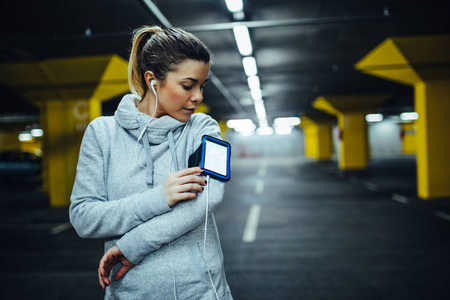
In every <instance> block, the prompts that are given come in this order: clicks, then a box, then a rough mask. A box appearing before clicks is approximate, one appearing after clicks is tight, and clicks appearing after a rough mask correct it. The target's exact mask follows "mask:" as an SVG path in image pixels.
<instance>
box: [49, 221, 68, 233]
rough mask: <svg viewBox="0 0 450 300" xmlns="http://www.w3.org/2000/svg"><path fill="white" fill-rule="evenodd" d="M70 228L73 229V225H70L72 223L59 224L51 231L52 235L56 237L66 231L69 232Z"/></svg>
mask: <svg viewBox="0 0 450 300" xmlns="http://www.w3.org/2000/svg"><path fill="white" fill-rule="evenodd" d="M69 228H72V224H70V222H67V223H62V224H59V225H57V226H55V227H53V228H52V229H50V233H51V234H53V235H55V234H58V233H61V232H63V231H64V230H67V229H69Z"/></svg>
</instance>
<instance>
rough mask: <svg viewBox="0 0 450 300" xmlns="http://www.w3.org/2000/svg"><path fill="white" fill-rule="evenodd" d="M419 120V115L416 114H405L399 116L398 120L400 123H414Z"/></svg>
mask: <svg viewBox="0 0 450 300" xmlns="http://www.w3.org/2000/svg"><path fill="white" fill-rule="evenodd" d="M418 118H419V114H418V113H416V112H405V113H401V114H400V119H401V120H402V121H414V120H417V119H418Z"/></svg>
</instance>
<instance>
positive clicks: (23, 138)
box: [19, 132, 33, 142]
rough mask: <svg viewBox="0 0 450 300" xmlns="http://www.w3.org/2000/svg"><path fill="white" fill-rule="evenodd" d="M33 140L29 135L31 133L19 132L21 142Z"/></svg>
mask: <svg viewBox="0 0 450 300" xmlns="http://www.w3.org/2000/svg"><path fill="white" fill-rule="evenodd" d="M31 140H33V136H32V135H31V133H28V132H27V133H21V134H19V141H21V142H27V141H31Z"/></svg>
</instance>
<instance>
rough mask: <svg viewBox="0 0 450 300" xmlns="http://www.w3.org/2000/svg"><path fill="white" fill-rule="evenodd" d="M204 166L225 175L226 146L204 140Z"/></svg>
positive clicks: (226, 165) (226, 164)
mask: <svg viewBox="0 0 450 300" xmlns="http://www.w3.org/2000/svg"><path fill="white" fill-rule="evenodd" d="M204 168H205V169H207V170H210V171H212V172H214V173H217V174H220V175H222V176H224V177H227V176H228V174H227V172H228V148H227V147H226V146H223V145H220V144H217V143H214V142H211V141H209V140H205V161H204Z"/></svg>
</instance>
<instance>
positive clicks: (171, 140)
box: [137, 121, 179, 185]
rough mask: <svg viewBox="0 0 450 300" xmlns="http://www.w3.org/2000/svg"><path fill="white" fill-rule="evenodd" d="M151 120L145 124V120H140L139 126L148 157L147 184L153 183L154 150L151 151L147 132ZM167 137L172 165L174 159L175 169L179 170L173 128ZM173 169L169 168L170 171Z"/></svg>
mask: <svg viewBox="0 0 450 300" xmlns="http://www.w3.org/2000/svg"><path fill="white" fill-rule="evenodd" d="M149 123H150V122H147V123H146V124H145V122H143V121H139V127H140V130H141V132H142V133H143V134H142V141H143V143H144V151H145V154H146V157H147V167H146V174H145V183H147V185H153V158H152V152H151V147H150V141H149V139H148V134H147V132H145V131H146V130H147V126H148V124H149ZM167 139H168V141H169V149H170V153H171V166H172V161H173V164H174V166H175V171H178V170H179V168H178V160H177V156H176V153H175V142H174V138H173V132H172V130H170V131H169V132H168V133H167ZM137 143H139V139H138V141H137ZM170 171H171V170H169V172H170Z"/></svg>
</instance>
